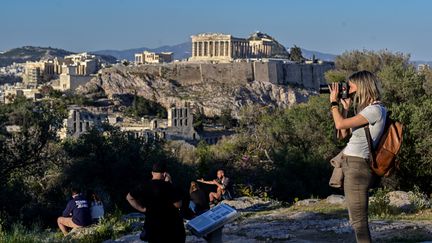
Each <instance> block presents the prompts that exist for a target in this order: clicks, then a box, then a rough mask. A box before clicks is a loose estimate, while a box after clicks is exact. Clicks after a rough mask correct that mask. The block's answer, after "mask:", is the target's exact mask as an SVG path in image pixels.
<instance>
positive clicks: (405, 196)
mask: <svg viewBox="0 0 432 243" xmlns="http://www.w3.org/2000/svg"><path fill="white" fill-rule="evenodd" d="M387 197H388V199H389V201H390V202H389V206H391V207H393V208H395V209H396V210H397V211H400V212H412V211H413V210H414V209H415V206H414V204H413V203H412V202H411V200H410V194H409V193H408V192H404V191H393V192H389V193H387Z"/></svg>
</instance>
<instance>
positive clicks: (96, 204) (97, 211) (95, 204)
mask: <svg viewBox="0 0 432 243" xmlns="http://www.w3.org/2000/svg"><path fill="white" fill-rule="evenodd" d="M90 199H91V201H90V215H91V218H92V222H93V223H94V224H97V223H99V222H100V221H101V219H102V218H103V217H104V214H105V209H104V205H103V202H102V200H101V199H100V197H99V196H98V194H97V193H96V192H92V193H91V195H90Z"/></svg>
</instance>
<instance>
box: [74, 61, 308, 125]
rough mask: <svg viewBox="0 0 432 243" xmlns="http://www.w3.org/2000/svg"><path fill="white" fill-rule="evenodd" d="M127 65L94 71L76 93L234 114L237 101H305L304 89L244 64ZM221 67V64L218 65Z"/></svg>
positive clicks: (276, 104) (284, 103)
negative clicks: (256, 73) (257, 75)
mask: <svg viewBox="0 0 432 243" xmlns="http://www.w3.org/2000/svg"><path fill="white" fill-rule="evenodd" d="M205 68H206V71H205V73H203V67H202V66H199V65H195V66H194V65H189V66H184V65H183V66H181V68H180V67H174V66H168V67H167V66H162V65H161V66H153V65H148V66H130V67H125V66H122V65H117V66H114V67H111V68H107V69H103V70H101V71H100V73H99V75H98V77H95V78H93V79H92V80H91V81H90V82H89V83H87V84H86V85H85V86H84V87H80V88H79V89H78V93H81V94H92V93H96V92H104V93H105V94H106V95H108V97H114V96H116V95H121V94H137V95H140V96H143V97H145V98H146V99H149V100H154V101H157V102H158V103H160V104H162V105H163V106H165V107H169V106H171V105H172V104H183V103H184V102H189V103H190V104H191V105H192V106H193V107H196V108H199V109H201V110H202V111H203V112H204V114H205V115H207V116H214V115H218V114H220V113H221V111H222V110H224V109H228V108H229V109H231V110H232V111H233V115H234V116H235V115H236V114H237V113H238V111H239V110H240V109H241V107H242V106H245V105H250V104H256V105H261V106H272V107H289V106H291V105H292V104H294V103H297V102H303V101H305V100H307V98H308V96H309V95H310V92H307V91H305V90H303V89H300V88H293V87H291V86H288V85H279V84H274V83H271V82H267V81H258V80H254V78H253V73H249V71H248V70H247V69H242V68H239V69H232V68H230V67H229V66H217V68H213V67H207V66H206V67H205ZM221 68H223V69H221Z"/></svg>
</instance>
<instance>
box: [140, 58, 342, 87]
mask: <svg viewBox="0 0 432 243" xmlns="http://www.w3.org/2000/svg"><path fill="white" fill-rule="evenodd" d="M333 67H334V65H333V64H331V63H323V64H295V63H282V62H249V63H246V62H239V63H220V64H210V63H201V64H200V63H181V64H161V65H139V66H136V67H134V68H133V72H139V73H146V74H149V75H154V76H160V77H162V78H166V79H170V80H176V81H177V82H179V83H180V84H181V85H194V84H200V83H212V82H217V83H237V84H242V83H247V82H250V81H253V80H257V81H263V82H270V83H273V84H281V85H288V84H292V85H297V86H302V87H304V88H308V89H318V88H319V84H321V83H325V79H324V73H325V71H327V70H329V69H332V68H333Z"/></svg>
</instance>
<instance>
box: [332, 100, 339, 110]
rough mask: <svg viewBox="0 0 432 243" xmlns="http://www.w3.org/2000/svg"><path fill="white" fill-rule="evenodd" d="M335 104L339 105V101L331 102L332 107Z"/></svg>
mask: <svg viewBox="0 0 432 243" xmlns="http://www.w3.org/2000/svg"><path fill="white" fill-rule="evenodd" d="M333 106H339V102H336V101H333V102H331V103H330V108H331V107H333Z"/></svg>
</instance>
